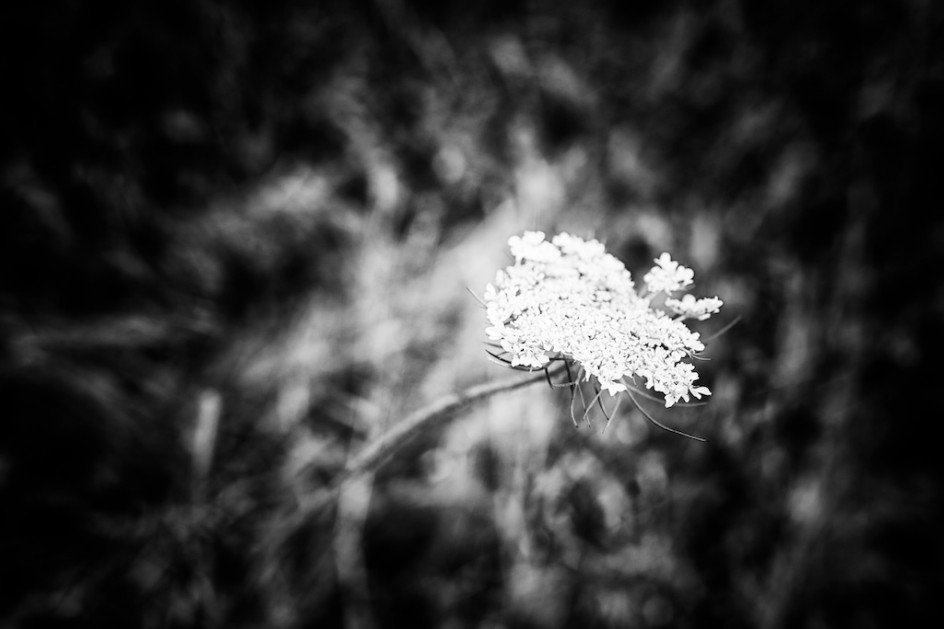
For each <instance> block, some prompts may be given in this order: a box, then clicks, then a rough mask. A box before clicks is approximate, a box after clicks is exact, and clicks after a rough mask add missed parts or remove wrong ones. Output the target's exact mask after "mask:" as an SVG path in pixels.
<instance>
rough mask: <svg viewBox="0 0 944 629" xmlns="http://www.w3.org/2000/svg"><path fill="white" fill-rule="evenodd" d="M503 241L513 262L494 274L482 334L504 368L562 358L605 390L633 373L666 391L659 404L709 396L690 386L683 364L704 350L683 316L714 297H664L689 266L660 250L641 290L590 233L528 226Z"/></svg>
mask: <svg viewBox="0 0 944 629" xmlns="http://www.w3.org/2000/svg"><path fill="white" fill-rule="evenodd" d="M508 244H509V246H510V248H511V252H512V255H514V257H515V264H513V265H511V266H509V267H507V268H505V269H504V270H502V271H499V272H498V274H497V275H496V277H495V281H494V282H493V283H491V284H489V285H488V286H487V287H486V289H485V295H484V301H485V307H486V313H487V316H488V321H489V327H488V328H487V329H486V333H487V335H488V337H489V339H491V340H492V341H494V342H495V343H497V345H499V346H500V347H501V348H502V350H503V353H504V354H505V355H507V357H508V360H509V362H510V364H511V365H512V366H513V367H519V368H528V369H543V368H544V367H546V366H547V365H548V364H549V362H550V361H552V360H555V359H564V360H567V361H570V362H575V363H577V364H579V365H580V368H581V369H582V371H583V374H584V376H585V379H586V380H590V379H591V378H594V379H596V381H597V383H598V384H599V387H600V388H601V389H603V390H605V391H607V393H609V394H610V395H616V394H618V393H620V392H622V391H626V390H627V382H626V381H625V380H624V379H629V381H632V382H633V383H635V382H636V381H637V379H640V380H642V381H643V383H644V384H645V386H646V387H647V388H649V389H651V390H654V391H658V392H659V393H662V394H663V395H664V396H665V406H666V407H670V406H672V405H673V404H675V403H676V402H678V401H679V400H684V401H686V402H687V401H688V400H689V398H690V397H695V398H701V396H703V395H710V394H711V392H710V391H709V390H708V388H707V387H702V386H696V385H695V381H696V380H697V379H698V374H697V373H696V372H695V368H694V366H693V365H692V364H691V363H689V362H684V359H685V358H689V357H693V356H695V355H697V354H698V352H701V351H702V350H704V345H703V344H702V342H701V341H700V340H699V335H698V333H697V332H693V331H691V330H690V329H689V328H688V326H686V325H685V323H684V320H685V319H686V318H692V319H697V320H704V319H707V318H708V317H709V316H711V314H713V313H716V312H718V310H719V309H720V307H721V305H722V302H721V300H720V299H718V298H717V297H715V298H708V299H699V300H695V298H694V297H692V296H691V295H685V296H684V297H683V298H682V299H673V298H672V297H671V295H672V293H675V292H678V291H680V290H683V289H685V288H687V287H688V286H690V285H691V284H692V281H693V278H694V273H693V272H692V270H691V269H688V268H686V267H684V266H681V265H679V264H678V262H675V261H673V260H672V259H671V257H670V256H669V254H668V253H663V254H662V255H661V256H660V257H659V258H657V259H656V260H655V263H656V266H654V267H653V268H652V269H651V270H650V271H649V273H647V274H646V275H645V277H644V278H643V279H644V281H645V284H646V292H645V296H644V295H640V294H638V293H637V292H636V290H635V285H634V283H633V279H632V276H631V275H630V273H629V271H627V270H626V267H625V266H624V265H623V263H622V262H620V261H619V260H618V259H617V258H615V257H613V256H612V255H610V254H608V253H606V250H605V248H604V246H603V245H602V244H601V243H599V242H598V241H596V240H586V241H585V240H583V239H581V238H578V237H576V236H571V235H570V234H566V233H562V234H558V235H557V236H555V237H554V238H553V239H552V240H550V241H547V240H545V235H544V233H543V232H536V231H532V232H525V233H524V234H522V235H521V236H513V237H512V238H511V239H509V241H508ZM657 293H666V294H667V295H669V298H668V299H666V300H665V305H666V308H668V309H669V310H671V311H672V312H674V313H675V314H677V315H678V316H677V317H674V318H673V317H671V316H670V315H669V314H667V313H666V312H664V311H662V310H660V309H655V308H652V307H651V306H650V301H651V297H652V296H654V295H655V294H657Z"/></svg>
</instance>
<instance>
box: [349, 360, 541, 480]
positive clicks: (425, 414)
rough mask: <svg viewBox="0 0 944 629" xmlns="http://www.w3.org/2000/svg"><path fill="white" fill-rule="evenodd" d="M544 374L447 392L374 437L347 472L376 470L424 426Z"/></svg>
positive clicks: (531, 381) (355, 472) (421, 430)
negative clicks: (452, 392)
mask: <svg viewBox="0 0 944 629" xmlns="http://www.w3.org/2000/svg"><path fill="white" fill-rule="evenodd" d="M543 378H545V371H544V370H543V369H542V370H541V371H539V372H536V373H533V374H531V375H530V376H529V377H527V378H519V377H514V378H507V379H505V380H499V381H498V382H490V383H488V384H480V385H477V386H474V387H469V388H468V389H466V390H465V391H463V392H461V393H456V394H452V395H447V396H445V397H443V398H442V399H440V400H439V401H437V402H434V403H432V404H430V405H429V406H427V407H425V408H421V409H420V410H418V411H416V412H415V413H413V414H412V415H409V416H408V417H407V418H406V419H404V420H403V421H401V422H399V423H397V424H396V425H394V426H393V427H392V428H391V429H390V430H388V431H387V432H386V433H384V434H383V435H381V436H380V437H378V438H377V439H376V440H375V441H373V442H372V443H369V444H368V445H367V446H365V447H364V449H363V450H361V451H360V452H359V453H358V454H357V456H355V457H354V458H353V459H352V460H351V461H350V462H349V463H348V466H347V469H346V470H345V476H348V477H349V476H354V475H357V474H362V473H365V472H371V471H374V470H376V469H377V468H378V467H380V465H382V464H383V463H384V462H385V461H386V460H387V459H389V458H390V457H391V456H393V454H394V453H395V452H396V451H397V450H399V449H400V448H402V447H403V446H404V445H406V444H407V443H409V442H410V441H412V440H413V439H414V438H416V437H417V436H418V435H419V434H420V433H421V432H423V430H424V429H425V428H427V427H428V426H432V425H441V424H442V423H443V422H446V421H449V420H451V419H453V418H454V417H455V416H456V415H458V414H459V412H460V411H462V410H464V409H465V408H467V407H469V406H471V405H472V404H474V403H475V402H478V401H479V400H484V399H486V398H489V397H491V396H493V395H496V394H498V393H504V392H505V391H514V390H515V389H520V388H521V387H525V386H528V385H529V384H532V383H534V382H537V381H538V380H541V379H543Z"/></svg>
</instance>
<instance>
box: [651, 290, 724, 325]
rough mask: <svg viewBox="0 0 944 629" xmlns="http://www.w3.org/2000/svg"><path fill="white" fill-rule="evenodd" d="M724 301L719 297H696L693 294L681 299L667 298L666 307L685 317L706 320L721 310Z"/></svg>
mask: <svg viewBox="0 0 944 629" xmlns="http://www.w3.org/2000/svg"><path fill="white" fill-rule="evenodd" d="M723 305H724V302H723V301H721V300H720V299H718V298H717V297H705V298H704V299H695V298H694V297H693V296H691V295H685V296H684V297H682V298H681V299H672V298H671V297H670V298H668V299H666V300H665V307H666V308H668V309H669V310H671V311H672V312H674V313H676V314H679V315H682V318H683V319H698V320H699V321H704V320H705V319H707V318H708V317H710V316H711V315H713V314H716V313H717V312H718V311H719V310H721V306H723Z"/></svg>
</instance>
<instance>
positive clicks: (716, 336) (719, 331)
mask: <svg viewBox="0 0 944 629" xmlns="http://www.w3.org/2000/svg"><path fill="white" fill-rule="evenodd" d="M740 320H741V316H740V315H738V316H736V317H734V320H733V321H731V323H729V324H728V325H726V326H724V327H723V328H721V329H720V330H718V331H717V332H715V333H714V334H712V335H711V336H709V337H708V338H706V339H705V340H704V341H702V342H703V343H710V342H711V341H713V340H715V339H716V338H718V337H719V336H721V335H722V334H724V333H725V332H727V331H728V330H730V329H731V328H733V327H734V326H735V325H737V323H738V321H740Z"/></svg>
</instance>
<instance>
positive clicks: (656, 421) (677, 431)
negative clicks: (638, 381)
mask: <svg viewBox="0 0 944 629" xmlns="http://www.w3.org/2000/svg"><path fill="white" fill-rule="evenodd" d="M626 393H627V394H629V399H631V400H632V401H633V404H635V405H636V408H638V409H639V412H640V413H642V414H643V415H644V416H645V417H646V419H648V420H649V421H651V422H652V423H653V424H655V425H656V426H658V427H659V428H662V429H663V430H668V431H669V432H674V433H675V434H677V435H681V436H683V437H688V438H689V439H694V440H695V441H701V442H702V443H704V442H706V441H708V440H707V439H703V438H702V437H696V436H695V435H690V434H688V433H687V432H682V431H681V430H676V429H675V428H669V427H668V426H666V425H665V424H663V423H662V422H660V421H659V420H657V419H656V418H655V417H653V416H652V415H650V414H649V413H648V411H646V409H644V408H643V407H642V406H641V405H640V404H639V401H638V400H637V399H636V396H635V395H633V392H632V391H631V390H630V389H626Z"/></svg>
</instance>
